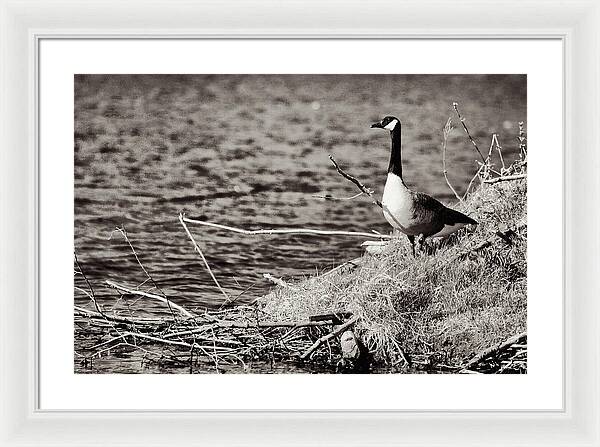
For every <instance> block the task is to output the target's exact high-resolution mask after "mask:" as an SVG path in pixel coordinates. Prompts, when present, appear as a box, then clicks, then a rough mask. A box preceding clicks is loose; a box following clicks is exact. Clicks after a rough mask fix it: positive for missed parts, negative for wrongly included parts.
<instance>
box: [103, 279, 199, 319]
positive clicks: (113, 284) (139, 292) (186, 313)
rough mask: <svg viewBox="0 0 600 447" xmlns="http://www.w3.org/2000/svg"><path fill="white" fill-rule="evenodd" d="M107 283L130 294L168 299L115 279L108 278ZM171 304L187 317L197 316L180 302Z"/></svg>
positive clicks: (165, 300)
mask: <svg viewBox="0 0 600 447" xmlns="http://www.w3.org/2000/svg"><path fill="white" fill-rule="evenodd" d="M106 284H107V285H109V286H110V287H112V288H113V289H116V290H118V291H120V292H123V293H128V294H130V295H138V296H143V297H146V298H152V299H154V300H158V301H161V302H163V303H165V302H167V301H168V300H167V299H166V298H164V297H162V296H160V295H155V294H153V293H148V292H143V291H141V290H137V289H132V288H129V287H125V286H122V285H121V284H117V283H116V282H113V281H109V280H107V281H106ZM171 306H173V309H177V310H178V311H179V312H181V313H182V314H183V315H185V316H186V317H189V318H194V317H195V315H194V314H192V313H191V312H189V311H187V310H186V309H185V308H184V307H182V306H180V305H178V304H175V303H171Z"/></svg>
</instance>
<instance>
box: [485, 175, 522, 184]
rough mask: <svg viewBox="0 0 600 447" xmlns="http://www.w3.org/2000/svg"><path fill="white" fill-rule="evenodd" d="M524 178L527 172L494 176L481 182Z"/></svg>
mask: <svg viewBox="0 0 600 447" xmlns="http://www.w3.org/2000/svg"><path fill="white" fill-rule="evenodd" d="M524 178H527V174H515V175H503V176H501V177H494V178H490V179H486V180H484V181H483V183H488V184H492V183H498V182H507V181H510V180H520V179H524Z"/></svg>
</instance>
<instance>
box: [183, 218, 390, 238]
mask: <svg viewBox="0 0 600 447" xmlns="http://www.w3.org/2000/svg"><path fill="white" fill-rule="evenodd" d="M180 220H182V222H187V223H192V224H198V225H204V226H206V227H212V228H218V229H221V230H226V231H232V232H234V233H240V234H246V235H259V234H306V235H318V236H360V237H370V238H373V239H391V238H392V236H390V235H388V234H379V233H366V232H362V231H333V230H317V229H310V228H286V229H279V230H244V229H242V228H236V227H230V226H228V225H221V224H216V223H212V222H205V221H203V220H197V219H190V218H188V217H185V216H183V215H180Z"/></svg>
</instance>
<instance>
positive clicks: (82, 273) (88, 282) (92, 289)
mask: <svg viewBox="0 0 600 447" xmlns="http://www.w3.org/2000/svg"><path fill="white" fill-rule="evenodd" d="M73 254H74V255H75V264H77V268H78V269H79V273H81V276H83V279H84V280H85V283H86V284H87V286H88V287H89V289H90V293H89V294H88V296H89V298H90V299H91V300H92V303H94V307H95V308H96V310H97V311H98V313H99V314H100V315H102V316H104V312H103V311H102V309H100V306H99V305H98V302H97V301H96V294H95V293H94V288H93V287H92V284H91V283H90V281H89V280H88V278H87V276H85V272H84V271H83V269H82V268H81V265H80V264H79V260H78V259H77V252H75V251H74V252H73Z"/></svg>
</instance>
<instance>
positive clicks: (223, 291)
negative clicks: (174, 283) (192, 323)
mask: <svg viewBox="0 0 600 447" xmlns="http://www.w3.org/2000/svg"><path fill="white" fill-rule="evenodd" d="M185 221H188V222H189V220H187V219H185V217H184V215H183V213H179V222H181V225H183V228H184V229H185V232H186V233H187V235H188V237H189V238H190V240H191V241H192V244H194V248H195V249H196V251H197V252H198V254H199V255H200V257H201V258H202V262H204V265H205V266H206V270H207V271H208V274H209V275H210V277H211V278H212V280H213V282H214V283H215V284H216V285H217V288H218V289H219V290H220V291H221V293H222V294H223V296H225V302H224V303H223V305H225V304H227V303H229V302H231V298H230V297H229V295H227V292H225V290H223V287H221V284H219V281H217V278H216V277H215V275H214V274H213V272H212V270H211V268H210V265H208V261H207V260H206V258H205V257H204V253H202V250H200V247H199V246H198V244H197V243H196V240H195V239H194V236H192V233H190V230H189V229H188V227H187V225H186V224H185Z"/></svg>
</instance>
